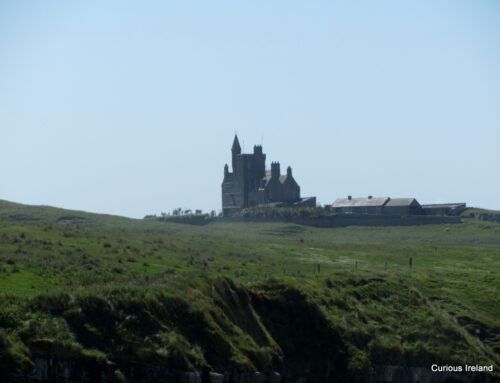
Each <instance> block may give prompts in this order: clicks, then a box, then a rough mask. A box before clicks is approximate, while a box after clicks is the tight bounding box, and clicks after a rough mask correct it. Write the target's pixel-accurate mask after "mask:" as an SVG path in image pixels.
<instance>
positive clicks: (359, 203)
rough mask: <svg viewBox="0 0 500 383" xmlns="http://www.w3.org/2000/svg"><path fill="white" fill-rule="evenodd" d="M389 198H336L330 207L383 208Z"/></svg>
mask: <svg viewBox="0 0 500 383" xmlns="http://www.w3.org/2000/svg"><path fill="white" fill-rule="evenodd" d="M388 200H389V197H375V198H351V199H349V198H337V199H336V200H335V202H334V203H333V204H332V207H365V206H366V207H368V206H384V205H385V204H386V203H387V201H388Z"/></svg>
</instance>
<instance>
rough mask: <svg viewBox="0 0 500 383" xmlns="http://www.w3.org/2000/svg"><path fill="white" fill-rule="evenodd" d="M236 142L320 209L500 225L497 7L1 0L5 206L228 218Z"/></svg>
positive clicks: (0, 139)
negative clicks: (432, 209) (414, 213)
mask: <svg viewBox="0 0 500 383" xmlns="http://www.w3.org/2000/svg"><path fill="white" fill-rule="evenodd" d="M235 131H237V133H238V136H239V138H240V142H242V143H243V146H244V150H245V151H251V150H252V147H253V145H254V144H257V143H261V140H263V148H264V152H265V153H266V154H267V159H268V161H267V165H268V166H270V162H271V161H280V163H281V168H282V170H284V169H285V168H286V167H287V166H288V165H291V166H292V168H293V174H294V176H295V178H296V180H297V181H298V183H299V184H300V186H301V191H302V195H303V196H310V195H316V196H317V198H318V201H319V202H321V203H322V204H326V203H331V202H333V201H334V200H335V199H336V198H337V197H345V196H346V195H348V194H351V195H353V196H367V195H374V196H392V197H407V196H408V197H410V196H411V197H416V198H417V199H418V200H419V201H420V202H421V203H432V202H447V201H448V202H461V201H464V202H467V203H468V204H469V205H472V206H480V207H487V208H495V209H500V171H499V168H500V2H498V1H496V0H491V1H472V0H471V1H458V0H450V1H435V0H430V1H399V0H398V1H372V0H369V1H343V2H337V1H291V0H286V1H278V0H273V1H255V0H253V1H176V2H173V1H136V2H127V1H79V2H77V1H66V2H65V1H38V2H35V1H21V0H11V1H6V0H0V199H6V200H10V201H16V202H21V203H27V204H45V205H53V206H58V207H65V208H70V209H79V210H87V211H93V212H102V213H113V214H120V215H126V216H130V217H142V216H144V215H146V214H150V213H160V212H161V211H171V210H172V209H173V208H176V207H183V208H192V209H197V208H200V209H203V210H211V209H216V210H219V209H220V208H221V195H220V194H221V190H220V185H221V182H222V177H223V167H224V164H225V163H226V162H228V163H229V162H230V156H231V152H230V148H231V144H232V141H233V137H234V133H235Z"/></svg>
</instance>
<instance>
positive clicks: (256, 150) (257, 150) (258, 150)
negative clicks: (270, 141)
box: [253, 145, 262, 154]
mask: <svg viewBox="0 0 500 383" xmlns="http://www.w3.org/2000/svg"><path fill="white" fill-rule="evenodd" d="M253 154H262V145H255V146H254V147H253Z"/></svg>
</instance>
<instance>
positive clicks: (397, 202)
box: [385, 198, 420, 206]
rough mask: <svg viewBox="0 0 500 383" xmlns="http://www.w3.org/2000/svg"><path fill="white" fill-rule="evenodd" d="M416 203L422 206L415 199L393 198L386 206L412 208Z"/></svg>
mask: <svg viewBox="0 0 500 383" xmlns="http://www.w3.org/2000/svg"><path fill="white" fill-rule="evenodd" d="M415 202H416V203H417V205H420V204H419V203H418V201H417V200H416V199H415V198H391V199H390V200H389V202H387V203H386V204H385V206H410V205H412V204H413V203H415Z"/></svg>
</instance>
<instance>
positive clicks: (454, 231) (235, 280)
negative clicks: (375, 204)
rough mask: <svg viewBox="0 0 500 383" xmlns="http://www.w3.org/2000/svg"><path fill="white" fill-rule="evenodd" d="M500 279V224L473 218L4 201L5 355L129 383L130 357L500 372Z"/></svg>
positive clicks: (0, 214)
mask: <svg viewBox="0 0 500 383" xmlns="http://www.w3.org/2000/svg"><path fill="white" fill-rule="evenodd" d="M410 259H411V263H412V267H411V268H410ZM499 272H500V224H498V223H491V222H481V221H477V220H474V219H469V218H466V219H464V223H462V224H455V225H426V226H413V227H361V226H356V227H346V228H328V229H323V228H314V227H308V226H300V225H295V224H287V223H210V224H208V225H205V226H191V225H181V224H174V223H166V222H158V221H152V220H134V219H128V218H123V217H114V216H108V215H97V214H89V213H84V212H77V211H68V210H63V209H56V208H51V207H32V206H25V205H20V204H14V203H10V202H6V201H0V305H1V309H0V364H2V363H4V364H5V365H6V364H7V363H8V364H9V366H11V367H10V368H12V369H18V370H19V371H29V370H30V369H31V368H32V366H33V360H34V358H35V357H36V356H37V355H43V354H47V355H52V356H54V357H57V358H75V359H77V360H108V361H112V362H114V363H117V366H118V367H120V368H121V369H122V370H123V373H124V374H125V376H127V373H126V371H125V370H126V367H122V366H125V365H126V363H129V362H130V363H132V362H133V363H135V362H141V363H148V364H151V365H155V364H165V363H167V364H169V365H171V366H173V367H176V368H179V369H184V370H186V371H187V370H194V369H197V370H199V369H203V368H205V369H210V370H218V369H228V368H232V369H237V370H255V369H258V370H261V371H267V370H271V369H272V368H273V363H275V360H276V358H277V357H278V356H280V355H285V367H284V368H285V369H286V370H287V371H288V372H289V373H290V374H295V375H300V374H301V373H303V372H302V371H303V370H304V371H305V370H307V366H306V365H308V366H309V367H310V366H311V363H312V364H313V365H314V363H317V366H316V369H315V371H317V374H319V375H321V376H325V377H326V378H325V381H328V377H329V376H331V372H329V371H337V373H338V372H339V371H340V372H342V374H344V375H343V376H346V381H349V380H350V381H355V380H359V381H363V379H366V371H367V369H368V366H370V365H372V364H382V365H408V366H414V367H425V368H428V367H429V365H430V364H431V363H434V362H442V363H448V364H452V363H463V364H465V363H468V364H492V363H493V364H495V366H496V367H495V368H496V370H495V371H496V373H495V374H497V375H498V372H499V369H498V365H499V364H500V319H499V318H500V299H499V298H500V282H499V280H498V276H499ZM314 360H315V361H316V362H313V361H314ZM332 366H333V367H332ZM118 367H117V369H116V371H115V372H116V374H118V375H120V374H122V372H121V371H119V369H118ZM329 374H330V375H329ZM118 375H117V376H118ZM319 375H318V376H319Z"/></svg>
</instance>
